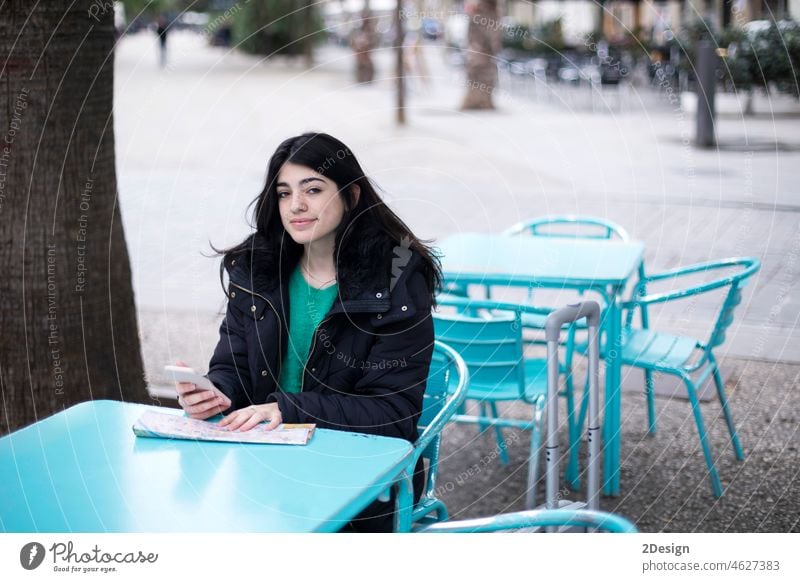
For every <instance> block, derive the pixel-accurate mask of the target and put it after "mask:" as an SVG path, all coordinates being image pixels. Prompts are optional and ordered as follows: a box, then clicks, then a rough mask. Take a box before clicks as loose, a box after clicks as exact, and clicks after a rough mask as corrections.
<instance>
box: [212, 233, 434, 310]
mask: <svg viewBox="0 0 800 582" xmlns="http://www.w3.org/2000/svg"><path fill="white" fill-rule="evenodd" d="M253 237H254V240H253V248H254V249H255V252H250V253H245V254H242V255H232V254H228V255H226V256H225V257H224V258H223V267H224V269H225V270H227V271H228V276H229V281H230V284H231V286H232V287H235V288H237V289H238V290H241V291H246V292H247V293H250V294H251V295H253V296H254V297H259V298H261V299H263V300H264V301H266V302H267V303H270V304H271V306H272V307H273V308H275V307H278V308H279V309H280V310H281V311H283V309H282V306H283V305H284V303H285V301H286V300H287V298H288V280H289V275H290V274H291V271H292V269H294V267H295V266H296V262H295V264H294V265H291V266H289V265H285V266H284V268H282V269H279V268H277V265H278V264H279V263H280V259H279V258H278V260H277V261H276V260H275V259H276V258H277V257H276V254H275V253H274V251H269V250H266V251H265V250H264V248H265V246H266V245H264V242H265V241H264V238H263V237H262V236H261V235H260V234H258V233H256V234H254V235H253ZM257 245H260V246H257ZM356 251H357V253H355V254H359V252H360V254H361V255H362V256H359V257H354V256H353V254H354V253H353V252H352V251H350V252H349V253H347V255H345V253H344V252H342V253H341V254H340V260H339V261H338V264H339V265H341V267H340V268H339V280H340V285H339V294H338V295H337V298H336V299H335V301H334V303H333V306H332V307H331V310H330V311H329V312H328V316H331V315H334V314H337V313H367V314H369V313H372V314H376V317H375V318H373V319H374V323H375V324H376V325H378V326H380V325H386V324H388V323H391V322H394V321H400V320H403V319H406V318H409V317H412V316H413V315H415V314H416V308H415V302H414V298H413V295H412V293H411V290H410V289H409V281H410V280H411V278H412V277H413V275H414V274H415V273H416V272H417V271H418V270H420V269H421V267H422V257H421V256H420V254H419V253H418V252H417V251H415V250H413V249H411V248H409V246H408V244H406V243H405V241H404V242H401V244H399V245H389V244H387V242H386V241H372V242H368V241H367V242H366V244H359V245H358V248H357V249H356ZM365 251H366V252H365ZM364 255H366V256H364ZM354 260H357V261H358V262H357V263H353V262H351V261H354ZM353 265H355V268H353ZM229 294H230V292H229ZM254 305H255V304H254ZM393 305H394V308H393Z"/></svg>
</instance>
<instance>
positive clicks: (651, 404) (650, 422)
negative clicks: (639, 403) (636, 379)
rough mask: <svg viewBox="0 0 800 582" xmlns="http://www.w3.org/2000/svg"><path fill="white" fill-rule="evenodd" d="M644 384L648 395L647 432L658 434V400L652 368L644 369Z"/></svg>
mask: <svg viewBox="0 0 800 582" xmlns="http://www.w3.org/2000/svg"><path fill="white" fill-rule="evenodd" d="M644 385H645V389H644V393H645V395H646V396H647V432H648V433H650V435H651V436H652V435H655V434H656V402H655V386H654V382H653V371H652V370H645V371H644Z"/></svg>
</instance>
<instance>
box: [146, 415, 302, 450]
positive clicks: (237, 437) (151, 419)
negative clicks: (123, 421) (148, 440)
mask: <svg viewBox="0 0 800 582" xmlns="http://www.w3.org/2000/svg"><path fill="white" fill-rule="evenodd" d="M266 426H267V425H266V424H259V425H257V426H254V427H253V428H251V429H250V430H246V431H238V430H228V429H227V428H225V427H218V426H217V424H216V423H213V422H208V421H205V420H195V419H194V418H187V417H185V416H180V415H176V414H168V413H163V412H155V411H152V410H148V411H147V412H145V413H144V414H142V416H140V417H139V419H138V420H137V421H136V422H135V423H134V424H133V433H134V434H135V435H136V436H140V437H154V438H167V439H189V440H196V441H224V442H230V443H257V444H274V445H305V444H308V441H310V440H311V436H312V435H313V434H314V429H315V428H316V425H314V424H281V425H279V426H278V427H277V428H275V429H273V430H264V428H265V427H266Z"/></svg>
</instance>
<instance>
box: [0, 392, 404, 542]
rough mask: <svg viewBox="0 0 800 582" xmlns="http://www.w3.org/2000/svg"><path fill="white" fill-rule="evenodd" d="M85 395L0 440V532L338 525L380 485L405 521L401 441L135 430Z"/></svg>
mask: <svg viewBox="0 0 800 582" xmlns="http://www.w3.org/2000/svg"><path fill="white" fill-rule="evenodd" d="M148 409H150V410H158V411H161V412H168V411H169V412H174V413H176V414H182V411H179V410H175V409H167V408H156V407H152V406H144V405H139V404H129V403H123V402H112V401H104V400H99V401H94V402H84V403H81V404H78V405H76V406H73V407H71V408H68V409H66V410H64V411H62V412H59V413H57V414H55V415H53V416H51V417H49V418H45V419H44V420H41V421H39V422H36V423H34V424H32V425H30V426H27V427H25V428H23V429H20V430H18V431H16V432H14V433H11V434H9V435H7V436H5V437H3V438H2V439H0V468H1V470H2V475H3V478H2V480H0V531H4V532H17V533H20V532H58V533H63V532H115V533H118V532H242V533H245V532H310V531H337V530H338V529H340V528H341V527H342V526H344V525H345V524H347V523H348V522H349V521H350V520H351V519H352V518H353V517H355V516H356V515H357V514H358V513H359V512H360V511H361V510H363V509H364V508H365V507H366V506H367V505H369V504H370V503H371V502H372V501H374V500H375V499H376V498H378V497H379V496H380V495H382V494H383V493H385V492H386V491H387V489H388V488H390V487H392V486H398V485H397V484H401V485H399V486H398V489H399V493H398V497H399V498H400V501H399V502H398V504H399V505H401V506H402V507H403V508H404V509H403V511H404V519H405V527H410V509H411V506H410V486H408V487H404V486H403V485H408V481H409V479H408V476H407V475H406V474H405V472H406V469H407V466H408V463H409V461H410V458H411V455H412V452H413V451H412V446H411V444H410V443H409V442H407V441H405V440H401V439H395V438H388V437H379V436H371V435H365V434H359V433H350V432H343V431H335V430H324V429H317V430H316V431H315V433H314V436H313V437H312V438H311V441H310V442H309V443H308V444H307V445H305V446H296V445H264V444H242V443H224V442H200V441H192V440H169V439H160V438H141V437H136V436H135V435H134V434H133V431H132V430H131V426H132V425H133V423H134V421H135V420H136V419H137V418H138V417H139V416H140V415H141V414H142V413H143V412H145V411H146V410H148Z"/></svg>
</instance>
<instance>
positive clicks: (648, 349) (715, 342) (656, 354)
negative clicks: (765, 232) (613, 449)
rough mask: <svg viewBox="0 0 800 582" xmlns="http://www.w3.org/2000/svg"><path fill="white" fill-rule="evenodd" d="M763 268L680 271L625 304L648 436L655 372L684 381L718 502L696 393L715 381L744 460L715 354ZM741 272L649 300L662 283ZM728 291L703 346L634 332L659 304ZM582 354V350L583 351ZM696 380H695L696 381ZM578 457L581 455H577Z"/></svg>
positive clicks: (703, 266) (628, 361) (624, 351)
mask: <svg viewBox="0 0 800 582" xmlns="http://www.w3.org/2000/svg"><path fill="white" fill-rule="evenodd" d="M760 266H761V263H760V262H759V261H758V259H755V258H750V257H744V258H730V259H723V260H720V261H713V262H708V263H700V264H696V265H691V266H687V267H680V268H677V269H672V270H669V271H664V272H662V273H658V274H655V275H648V276H646V277H643V278H642V279H641V280H640V281H639V283H638V284H637V286H636V288H635V290H634V294H633V296H632V298H631V300H630V301H627V302H624V303H623V304H622V308H623V309H624V310H627V313H626V318H625V327H624V329H623V333H622V345H621V349H620V352H621V355H620V357H621V361H622V365H624V366H631V367H637V368H642V369H643V370H644V371H645V393H646V396H647V416H648V423H649V427H648V431H649V432H650V433H652V434H654V433H655V432H656V414H655V398H654V390H653V376H652V374H653V372H660V373H664V374H671V375H674V376H678V377H679V378H680V379H681V380H683V382H684V384H685V385H686V389H687V391H688V394H689V401H690V403H691V406H692V412H693V413H694V419H695V423H696V424H697V432H698V435H699V437H700V444H701V446H702V448H703V456H704V457H705V461H706V465H707V466H708V471H709V478H710V479H711V488H712V489H713V491H714V496H715V497H720V496H721V495H722V485H721V484H720V479H719V474H718V472H717V469H716V466H715V463H714V458H713V457H712V455H711V446H710V444H709V442H708V435H707V433H706V429H705V425H704V423H703V417H702V415H701V412H700V402H699V400H698V398H697V390H698V389H700V388H701V387H702V386H703V384H704V383H705V382H706V381H707V380H708V379H709V378H712V377H713V379H714V383H715V384H716V388H717V396H718V397H719V401H720V405H721V406H722V412H723V414H724V415H725V422H726V423H727V425H728V432H729V433H730V437H731V443H732V446H733V450H734V453H735V455H736V459H737V460H739V461H741V460H743V459H744V454H743V452H742V447H741V444H740V443H739V436H738V434H737V432H736V427H735V425H734V423H733V417H732V416H731V412H730V409H729V407H728V397H727V395H726V394H725V386H724V385H723V382H722V377H721V375H720V372H719V365H718V364H717V360H716V358H715V357H714V348H716V347H718V346H720V345H722V344H723V343H724V342H725V333H726V330H727V329H728V327H730V325H731V323H733V318H734V310H735V308H736V306H737V305H739V303H741V301H742V287H743V286H744V284H745V283H746V281H747V279H748V278H749V277H751V276H752V275H753V274H755V273H756V272H757V271H758V269H759V268H760ZM736 268H738V269H739V270H738V272H736V273H734V274H731V275H724V276H720V277H718V278H716V279H713V280H712V281H708V282H706V283H702V284H698V285H692V286H689V287H684V288H681V289H677V290H671V291H668V292H664V293H656V294H649V295H648V294H647V292H646V286H647V285H651V284H653V283H655V282H658V281H666V280H674V279H678V278H680V277H686V276H689V275H697V274H702V273H708V272H715V271H720V270H724V269H736ZM723 289H727V290H726V291H725V299H724V301H723V302H722V306H721V308H720V311H719V315H718V316H717V319H716V322H715V324H714V327H713V329H712V331H711V334H710V336H709V338H708V340H707V341H705V342H702V341H700V340H697V339H695V338H691V337H685V336H679V335H671V334H667V333H661V332H657V331H654V330H652V329H649V328H648V327H647V326H646V325H644V326H643V327H642V329H636V328H634V327H633V317H634V313H635V312H636V310H645V309H646V308H647V307H648V306H650V305H653V304H656V303H666V302H668V301H675V300H681V299H686V298H689V297H695V296H697V295H700V294H703V293H709V292H711V291H717V290H723ZM581 350H582V351H583V347H582V346H581ZM693 376H696V377H694V378H693ZM585 413H586V412H585V399H584V401H583V402H582V403H581V410H580V412H579V420H581V421H582V420H583V417H584V415H585ZM576 455H577V453H576Z"/></svg>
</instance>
